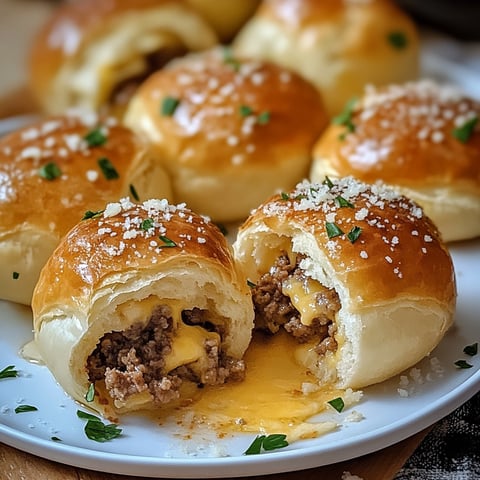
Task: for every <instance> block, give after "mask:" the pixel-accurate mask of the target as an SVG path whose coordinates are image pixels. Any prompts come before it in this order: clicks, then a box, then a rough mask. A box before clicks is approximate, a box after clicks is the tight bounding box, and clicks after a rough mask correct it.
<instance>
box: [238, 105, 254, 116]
mask: <svg viewBox="0 0 480 480" xmlns="http://www.w3.org/2000/svg"><path fill="white" fill-rule="evenodd" d="M238 113H240V115H241V116H242V117H248V116H250V115H252V114H253V110H252V109H251V108H250V107H249V106H248V105H240V108H239V109H238Z"/></svg>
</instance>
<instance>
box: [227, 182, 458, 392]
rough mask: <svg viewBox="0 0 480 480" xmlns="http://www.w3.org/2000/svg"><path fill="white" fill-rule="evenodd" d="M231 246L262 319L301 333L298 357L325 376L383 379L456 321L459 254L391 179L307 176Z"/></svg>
mask: <svg viewBox="0 0 480 480" xmlns="http://www.w3.org/2000/svg"><path fill="white" fill-rule="evenodd" d="M234 252H235V258H236V260H237V261H238V262H239V263H240V264H241V265H242V266H243V267H244V268H245V270H246V272H247V275H248V277H249V280H250V281H251V282H253V283H254V284H255V285H254V286H253V287H252V288H253V298H254V304H255V308H256V320H255V322H256V325H257V327H260V328H263V329H265V328H266V329H268V330H270V332H272V333H275V331H276V330H278V329H280V328H285V330H287V331H289V332H290V333H291V334H292V335H293V336H294V337H296V338H298V340H299V341H300V342H301V343H299V346H298V348H297V350H296V351H295V352H292V354H295V355H296V356H297V358H298V360H299V361H300V362H301V363H302V364H304V365H305V366H307V367H308V368H309V369H310V370H311V371H312V372H314V373H315V374H316V375H317V376H318V378H319V379H320V381H322V382H327V383H329V382H333V383H335V384H336V385H337V386H339V387H342V388H345V387H352V388H361V387H364V386H366V385H370V384H372V383H375V382H381V381H383V380H385V379H387V378H389V377H391V376H393V375H395V374H398V373H400V372H401V371H402V370H404V369H406V368H408V367H410V366H412V365H414V364H415V363H416V362H418V361H419V360H420V359H422V358H423V357H424V356H425V355H428V354H429V353H430V352H431V351H432V350H433V349H434V348H435V346H436V345H437V344H438V343H439V342H440V340H441V339H442V337H443V335H444V334H445V332H446V331H447V329H448V328H449V327H450V326H451V325H452V322H453V314H454V309H455V299H456V287H455V276H454V270H453V264H452V260H451V258H450V255H449V253H448V251H447V250H446V248H445V247H444V245H443V244H442V242H441V240H440V237H439V235H438V233H437V231H436V229H435V227H434V225H433V224H432V223H431V221H430V220H429V219H428V217H426V216H425V215H424V214H423V212H422V210H421V208H420V207H418V206H417V205H416V204H415V203H414V202H412V201H410V200H408V199H407V198H405V197H402V196H399V195H398V194H396V193H395V192H394V191H393V190H392V189H389V188H387V187H380V186H373V185H372V186H369V185H367V184H364V183H361V182H358V181H356V180H354V179H352V178H343V179H340V180H338V181H336V182H334V183H333V184H332V183H331V182H330V181H329V180H327V181H326V183H325V184H320V183H309V182H306V181H305V182H303V183H301V184H299V185H298V186H297V188H296V189H295V190H294V191H292V192H289V193H288V194H286V193H284V194H282V195H276V196H274V197H273V198H272V199H270V200H269V201H267V202H265V203H264V204H263V205H261V206H260V207H259V208H258V209H256V210H255V211H254V212H253V213H252V215H251V216H250V217H249V218H248V219H247V221H246V222H245V223H244V225H243V226H241V227H240V230H239V234H238V237H237V240H236V242H235V243H234ZM292 307H293V308H292ZM272 312H273V314H272Z"/></svg>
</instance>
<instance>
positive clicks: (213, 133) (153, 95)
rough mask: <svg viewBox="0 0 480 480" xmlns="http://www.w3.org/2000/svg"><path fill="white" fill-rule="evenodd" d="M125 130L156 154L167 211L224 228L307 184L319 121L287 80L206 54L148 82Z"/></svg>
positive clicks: (297, 85)
mask: <svg viewBox="0 0 480 480" xmlns="http://www.w3.org/2000/svg"><path fill="white" fill-rule="evenodd" d="M165 105H166V106H170V109H168V110H167V111H163V108H164V107H165ZM125 123H126V124H127V125H128V126H130V127H131V128H132V129H133V130H135V131H136V132H137V133H138V134H139V135H142V136H143V137H144V138H145V139H146V140H148V141H149V142H150V143H151V144H152V146H153V147H154V148H155V150H156V151H157V152H158V157H159V161H161V162H162V164H163V165H164V167H165V168H166V169H167V170H168V171H169V173H170V176H171V178H172V185H173V191H174V196H175V200H176V201H177V202H180V201H182V202H186V203H187V205H188V206H189V207H190V208H192V209H193V210H195V211H196V212H199V213H201V214H205V215H209V216H210V217H212V219H214V220H215V221H221V222H225V221H234V220H238V219H243V218H245V217H247V215H248V214H249V212H250V210H251V209H252V208H254V207H256V206H257V205H258V204H259V203H260V202H262V201H264V200H265V199H266V198H268V197H269V196H270V195H271V194H273V193H274V192H276V191H278V190H282V189H289V188H292V187H293V186H294V185H295V183H296V182H298V181H300V180H301V179H302V178H304V177H305V176H306V175H307V174H308V169H309V166H310V162H311V150H312V148H313V145H314V143H315V141H316V139H317V138H318V136H319V135H320V133H321V132H322V131H323V128H324V127H325V125H326V123H327V116H326V113H325V110H324V109H323V103H322V100H321V98H320V95H319V93H318V92H317V91H316V90H315V88H314V87H313V86H312V85H310V84H309V83H307V82H306V81H305V80H303V79H302V78H301V77H300V76H298V75H297V74H295V73H292V72H290V71H288V70H285V69H284V68H281V67H277V66H275V65H274V64H272V63H269V62H261V61H251V60H245V59H239V58H234V57H232V56H231V54H230V51H229V50H228V49H222V48H216V49H213V50H210V51H207V52H202V53H199V54H190V55H187V56H185V57H184V58H182V59H179V60H174V61H173V62H171V63H170V64H169V65H168V66H167V67H165V68H163V69H162V70H160V71H158V72H156V73H154V74H153V75H152V76H150V77H149V78H148V79H147V80H146V81H145V82H144V83H143V84H142V85H141V87H140V88H139V89H138V91H137V93H136V94H135V96H134V97H133V98H132V100H131V102H130V104H129V107H128V109H127V112H126V115H125Z"/></svg>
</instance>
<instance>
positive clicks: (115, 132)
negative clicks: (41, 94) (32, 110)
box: [0, 113, 171, 304]
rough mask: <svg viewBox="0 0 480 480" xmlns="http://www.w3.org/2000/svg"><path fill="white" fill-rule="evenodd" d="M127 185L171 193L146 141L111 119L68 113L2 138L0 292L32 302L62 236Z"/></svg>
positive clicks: (144, 193)
mask: <svg viewBox="0 0 480 480" xmlns="http://www.w3.org/2000/svg"><path fill="white" fill-rule="evenodd" d="M89 136H90V137H91V138H90V140H87V138H88V137H89ZM102 167H103V168H102ZM131 189H134V190H135V192H136V194H137V195H138V196H139V198H141V199H147V198H149V197H151V196H153V195H165V196H167V197H169V196H170V192H171V190H170V180H169V179H168V177H167V174H166V173H165V171H164V170H163V168H162V167H161V166H160V165H158V163H157V162H155V161H154V159H153V156H152V155H151V154H150V153H149V150H148V147H147V146H146V145H145V144H144V143H142V142H141V141H140V140H139V139H138V138H137V137H136V136H135V134H134V133H133V132H132V131H131V130H129V129H128V128H126V127H124V126H121V125H119V124H118V122H117V121H116V120H115V119H112V118H109V117H106V118H103V117H98V116H97V115H96V114H91V113H88V114H87V113H84V114H81V113H75V114H74V113H71V114H68V115H63V116H58V117H52V118H48V119H46V120H42V121H40V122H38V123H36V124H32V125H30V126H28V127H25V128H22V129H20V130H18V131H16V132H14V133H11V134H9V135H7V136H5V137H3V138H2V139H0V192H2V193H1V197H2V201H1V202H0V266H1V268H0V298H1V299H4V300H11V301H14V302H20V303H24V304H30V300H31V296H32V291H33V287H34V285H35V283H36V281H37V279H38V275H39V273H40V269H41V268H42V266H43V265H44V263H45V262H46V261H47V258H48V257H49V255H50V254H51V253H52V251H53V250H54V248H55V247H56V246H57V244H58V242H59V241H60V239H61V238H62V237H63V235H65V234H66V233H67V231H68V230H69V229H70V228H71V227H72V226H73V225H75V223H77V222H78V221H80V219H81V218H82V216H83V215H84V213H85V212H86V211H87V210H91V211H96V210H99V209H101V208H103V206H104V205H105V203H106V202H108V201H113V200H117V199H118V198H120V197H121V196H124V195H128V194H131V192H130V190H131Z"/></svg>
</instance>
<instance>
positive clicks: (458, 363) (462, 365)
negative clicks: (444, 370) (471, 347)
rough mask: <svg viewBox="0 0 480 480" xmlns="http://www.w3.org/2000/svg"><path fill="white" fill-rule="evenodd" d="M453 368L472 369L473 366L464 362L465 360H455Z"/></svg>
mask: <svg viewBox="0 0 480 480" xmlns="http://www.w3.org/2000/svg"><path fill="white" fill-rule="evenodd" d="M455 366H456V367H458V368H462V369H463V368H472V367H473V365H471V364H470V363H468V362H466V361H465V360H457V361H456V362H455Z"/></svg>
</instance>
